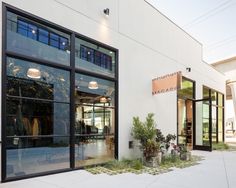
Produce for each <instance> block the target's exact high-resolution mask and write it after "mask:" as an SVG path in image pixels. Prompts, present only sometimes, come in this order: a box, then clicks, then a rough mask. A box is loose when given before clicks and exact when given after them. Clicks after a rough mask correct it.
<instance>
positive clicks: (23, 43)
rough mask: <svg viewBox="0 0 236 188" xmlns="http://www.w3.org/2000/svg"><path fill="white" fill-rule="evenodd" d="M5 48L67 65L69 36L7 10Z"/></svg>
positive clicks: (68, 60) (68, 61)
mask: <svg viewBox="0 0 236 188" xmlns="http://www.w3.org/2000/svg"><path fill="white" fill-rule="evenodd" d="M7 49H8V50H10V51H13V52H16V53H18V54H24V55H27V56H30V57H37V58H41V59H45V60H49V61H52V62H55V63H59V64H63V65H69V63H70V36H69V35H68V34H65V33H62V32H60V31H57V30H55V29H53V28H50V27H46V26H44V25H41V24H38V23H34V22H32V21H31V20H28V19H26V18H24V17H21V16H19V15H16V14H14V13H11V12H7Z"/></svg>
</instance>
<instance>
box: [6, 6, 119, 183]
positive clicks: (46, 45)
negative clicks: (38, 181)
mask: <svg viewBox="0 0 236 188" xmlns="http://www.w3.org/2000/svg"><path fill="white" fill-rule="evenodd" d="M4 6H5V5H4ZM6 8H7V7H6ZM7 9H8V8H7ZM4 10H5V9H4ZM13 12H15V11H14V10H12V9H11V10H10V11H7V12H6V15H7V18H6V20H5V21H6V23H7V26H6V31H5V30H4V31H3V32H4V34H3V36H6V46H3V47H5V49H4V54H3V59H6V62H5V61H4V62H3V63H4V64H3V67H2V68H3V71H4V74H3V75H6V77H5V78H3V80H6V82H5V83H3V84H6V85H3V88H4V89H3V93H2V95H3V98H6V100H5V101H3V112H2V115H3V122H4V124H3V125H2V126H3V128H2V130H3V131H4V133H3V139H4V145H3V149H4V152H3V161H5V162H6V163H5V164H3V166H6V168H4V170H3V173H2V174H3V180H6V179H14V178H19V177H27V176H29V175H34V174H38V173H44V172H50V171H55V170H62V169H69V168H72V169H73V168H76V167H82V166H86V165H91V164H98V163H104V162H107V161H109V160H112V159H114V158H115V148H114V147H115V146H114V145H115V144H114V143H115V139H117V138H116V136H115V126H116V125H115V122H116V121H115V120H116V118H117V117H116V114H117V112H116V104H115V98H116V97H117V96H116V95H117V93H116V90H115V86H116V85H117V75H116V74H115V72H116V55H117V54H116V50H114V49H113V48H106V47H104V46H105V45H102V44H100V43H99V44H96V43H92V42H88V41H91V40H89V39H88V41H85V40H83V39H80V37H79V35H78V36H77V38H76V39H74V37H72V36H73V35H74V34H75V33H74V32H71V31H68V30H67V31H66V30H65V29H63V28H60V27H59V26H52V24H48V22H47V23H46V22H44V21H43V20H40V21H38V22H37V21H36V20H37V18H34V19H30V15H25V13H19V15H18V14H15V13H13ZM24 15H25V16H24ZM48 25H51V27H50V26H48ZM55 28H58V29H55ZM63 30H64V32H63ZM5 32H6V33H5ZM67 33H70V34H67ZM75 35H77V34H75ZM70 39H73V40H75V41H72V42H71V41H70ZM71 44H74V46H72V48H71V47H70V45H71ZM110 49H111V50H110ZM71 50H72V51H71ZM71 53H74V55H72V56H71V57H73V58H70V54H71ZM9 54H10V55H9ZM74 57H75V59H74ZM60 65H64V66H60ZM74 67H75V69H74ZM82 72H83V73H84V74H79V73H82ZM85 72H86V74H85ZM88 72H89V73H88ZM74 74H75V82H74V81H73V82H72V83H70V81H71V78H72V75H74ZM102 78H103V79H102ZM105 78H107V79H105ZM71 101H73V102H72V103H71ZM74 102H75V103H74ZM74 104H75V105H74ZM71 109H74V110H75V113H71ZM71 119H74V120H75V124H72V123H71ZM74 120H73V122H74ZM73 131H74V135H72V133H71V132H73ZM74 137H75V139H72V138H74ZM116 142H117V141H116ZM74 161H75V165H74V163H73V162H74ZM5 175H6V176H5Z"/></svg>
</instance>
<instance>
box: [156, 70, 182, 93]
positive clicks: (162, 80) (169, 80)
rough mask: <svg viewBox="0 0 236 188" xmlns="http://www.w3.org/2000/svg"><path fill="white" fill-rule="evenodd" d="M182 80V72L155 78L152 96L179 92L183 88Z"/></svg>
mask: <svg viewBox="0 0 236 188" xmlns="http://www.w3.org/2000/svg"><path fill="white" fill-rule="evenodd" d="M181 80H182V74H181V71H179V72H174V73H171V74H167V75H164V76H160V77H157V78H154V79H153V80H152V94H153V95H155V94H159V93H165V92H169V91H174V90H177V89H179V88H180V86H181Z"/></svg>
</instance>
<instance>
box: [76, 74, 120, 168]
mask: <svg viewBox="0 0 236 188" xmlns="http://www.w3.org/2000/svg"><path fill="white" fill-rule="evenodd" d="M75 83H76V88H75V101H76V112H75V114H76V116H75V122H76V123H75V137H76V143H75V159H76V166H77V167H79V166H85V165H91V164H96V163H103V162H106V161H109V160H111V159H114V133H115V110H114V107H115V84H114V82H111V81H108V80H103V79H99V78H95V77H91V76H86V75H83V74H76V80H75Z"/></svg>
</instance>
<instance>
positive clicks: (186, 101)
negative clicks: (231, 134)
mask: <svg viewBox="0 0 236 188" xmlns="http://www.w3.org/2000/svg"><path fill="white" fill-rule="evenodd" d="M181 85H182V87H181V89H180V90H178V104H177V106H178V121H177V125H178V126H177V130H178V137H177V139H178V141H177V142H178V144H186V145H187V146H188V148H189V149H200V150H208V151H211V150H212V144H213V143H218V142H223V141H224V123H223V122H224V95H223V94H222V93H220V92H217V91H214V90H213V89H210V88H208V87H206V86H203V89H202V91H203V94H202V96H203V98H202V99H196V98H195V90H196V89H195V82H194V81H192V80H190V79H187V78H185V77H183V78H182V84H181Z"/></svg>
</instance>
